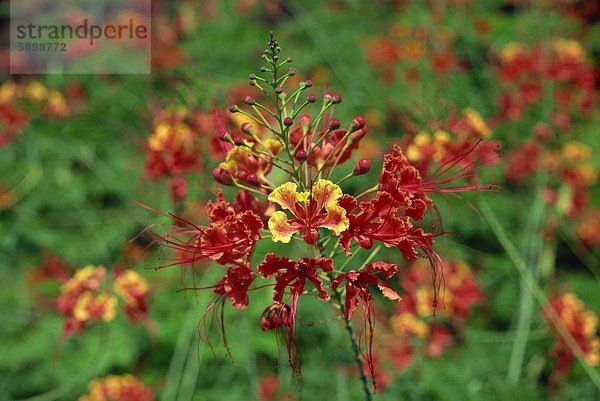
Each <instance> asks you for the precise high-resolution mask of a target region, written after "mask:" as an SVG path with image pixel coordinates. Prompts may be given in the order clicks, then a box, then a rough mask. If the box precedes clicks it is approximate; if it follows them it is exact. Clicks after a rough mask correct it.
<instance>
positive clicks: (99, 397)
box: [79, 375, 156, 401]
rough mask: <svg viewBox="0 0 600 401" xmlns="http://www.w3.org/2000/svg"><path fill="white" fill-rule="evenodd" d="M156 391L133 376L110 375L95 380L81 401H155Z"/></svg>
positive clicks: (80, 398)
mask: <svg viewBox="0 0 600 401" xmlns="http://www.w3.org/2000/svg"><path fill="white" fill-rule="evenodd" d="M155 399H156V397H155V395H154V391H153V390H152V389H151V388H150V387H148V386H146V385H145V384H144V383H143V382H142V381H140V380H139V379H138V378H137V377H135V376H132V375H109V376H105V377H102V378H98V379H94V380H93V381H92V382H91V383H90V385H89V391H88V393H87V394H86V395H83V396H81V397H79V401H154V400H155Z"/></svg>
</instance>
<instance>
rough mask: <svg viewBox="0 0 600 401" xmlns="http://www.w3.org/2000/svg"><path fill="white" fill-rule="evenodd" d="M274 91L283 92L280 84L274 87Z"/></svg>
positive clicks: (279, 93)
mask: <svg viewBox="0 0 600 401" xmlns="http://www.w3.org/2000/svg"><path fill="white" fill-rule="evenodd" d="M275 93H277V94H278V95H281V94H282V93H283V88H282V87H281V86H277V87H275Z"/></svg>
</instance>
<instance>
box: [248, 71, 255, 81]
mask: <svg viewBox="0 0 600 401" xmlns="http://www.w3.org/2000/svg"><path fill="white" fill-rule="evenodd" d="M248 79H249V80H251V81H252V80H255V79H256V74H254V73H252V74H250V75H248Z"/></svg>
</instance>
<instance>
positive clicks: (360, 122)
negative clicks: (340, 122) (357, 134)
mask: <svg viewBox="0 0 600 401" xmlns="http://www.w3.org/2000/svg"><path fill="white" fill-rule="evenodd" d="M366 123H367V121H366V120H365V118H364V117H363V116H358V117H354V120H352V124H350V132H354V131H358V130H359V129H362V128H363V127H364V126H365V124H366Z"/></svg>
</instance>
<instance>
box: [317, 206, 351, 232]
mask: <svg viewBox="0 0 600 401" xmlns="http://www.w3.org/2000/svg"><path fill="white" fill-rule="evenodd" d="M325 211H326V214H325V216H324V218H323V220H322V221H321V222H320V224H319V227H324V228H327V229H329V230H331V231H333V232H334V234H335V235H340V234H341V233H342V232H343V231H346V230H347V229H348V227H349V226H350V221H349V220H348V217H347V216H346V209H344V208H343V207H341V206H339V205H337V204H336V203H333V202H332V203H330V204H328V205H326V206H325Z"/></svg>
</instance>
